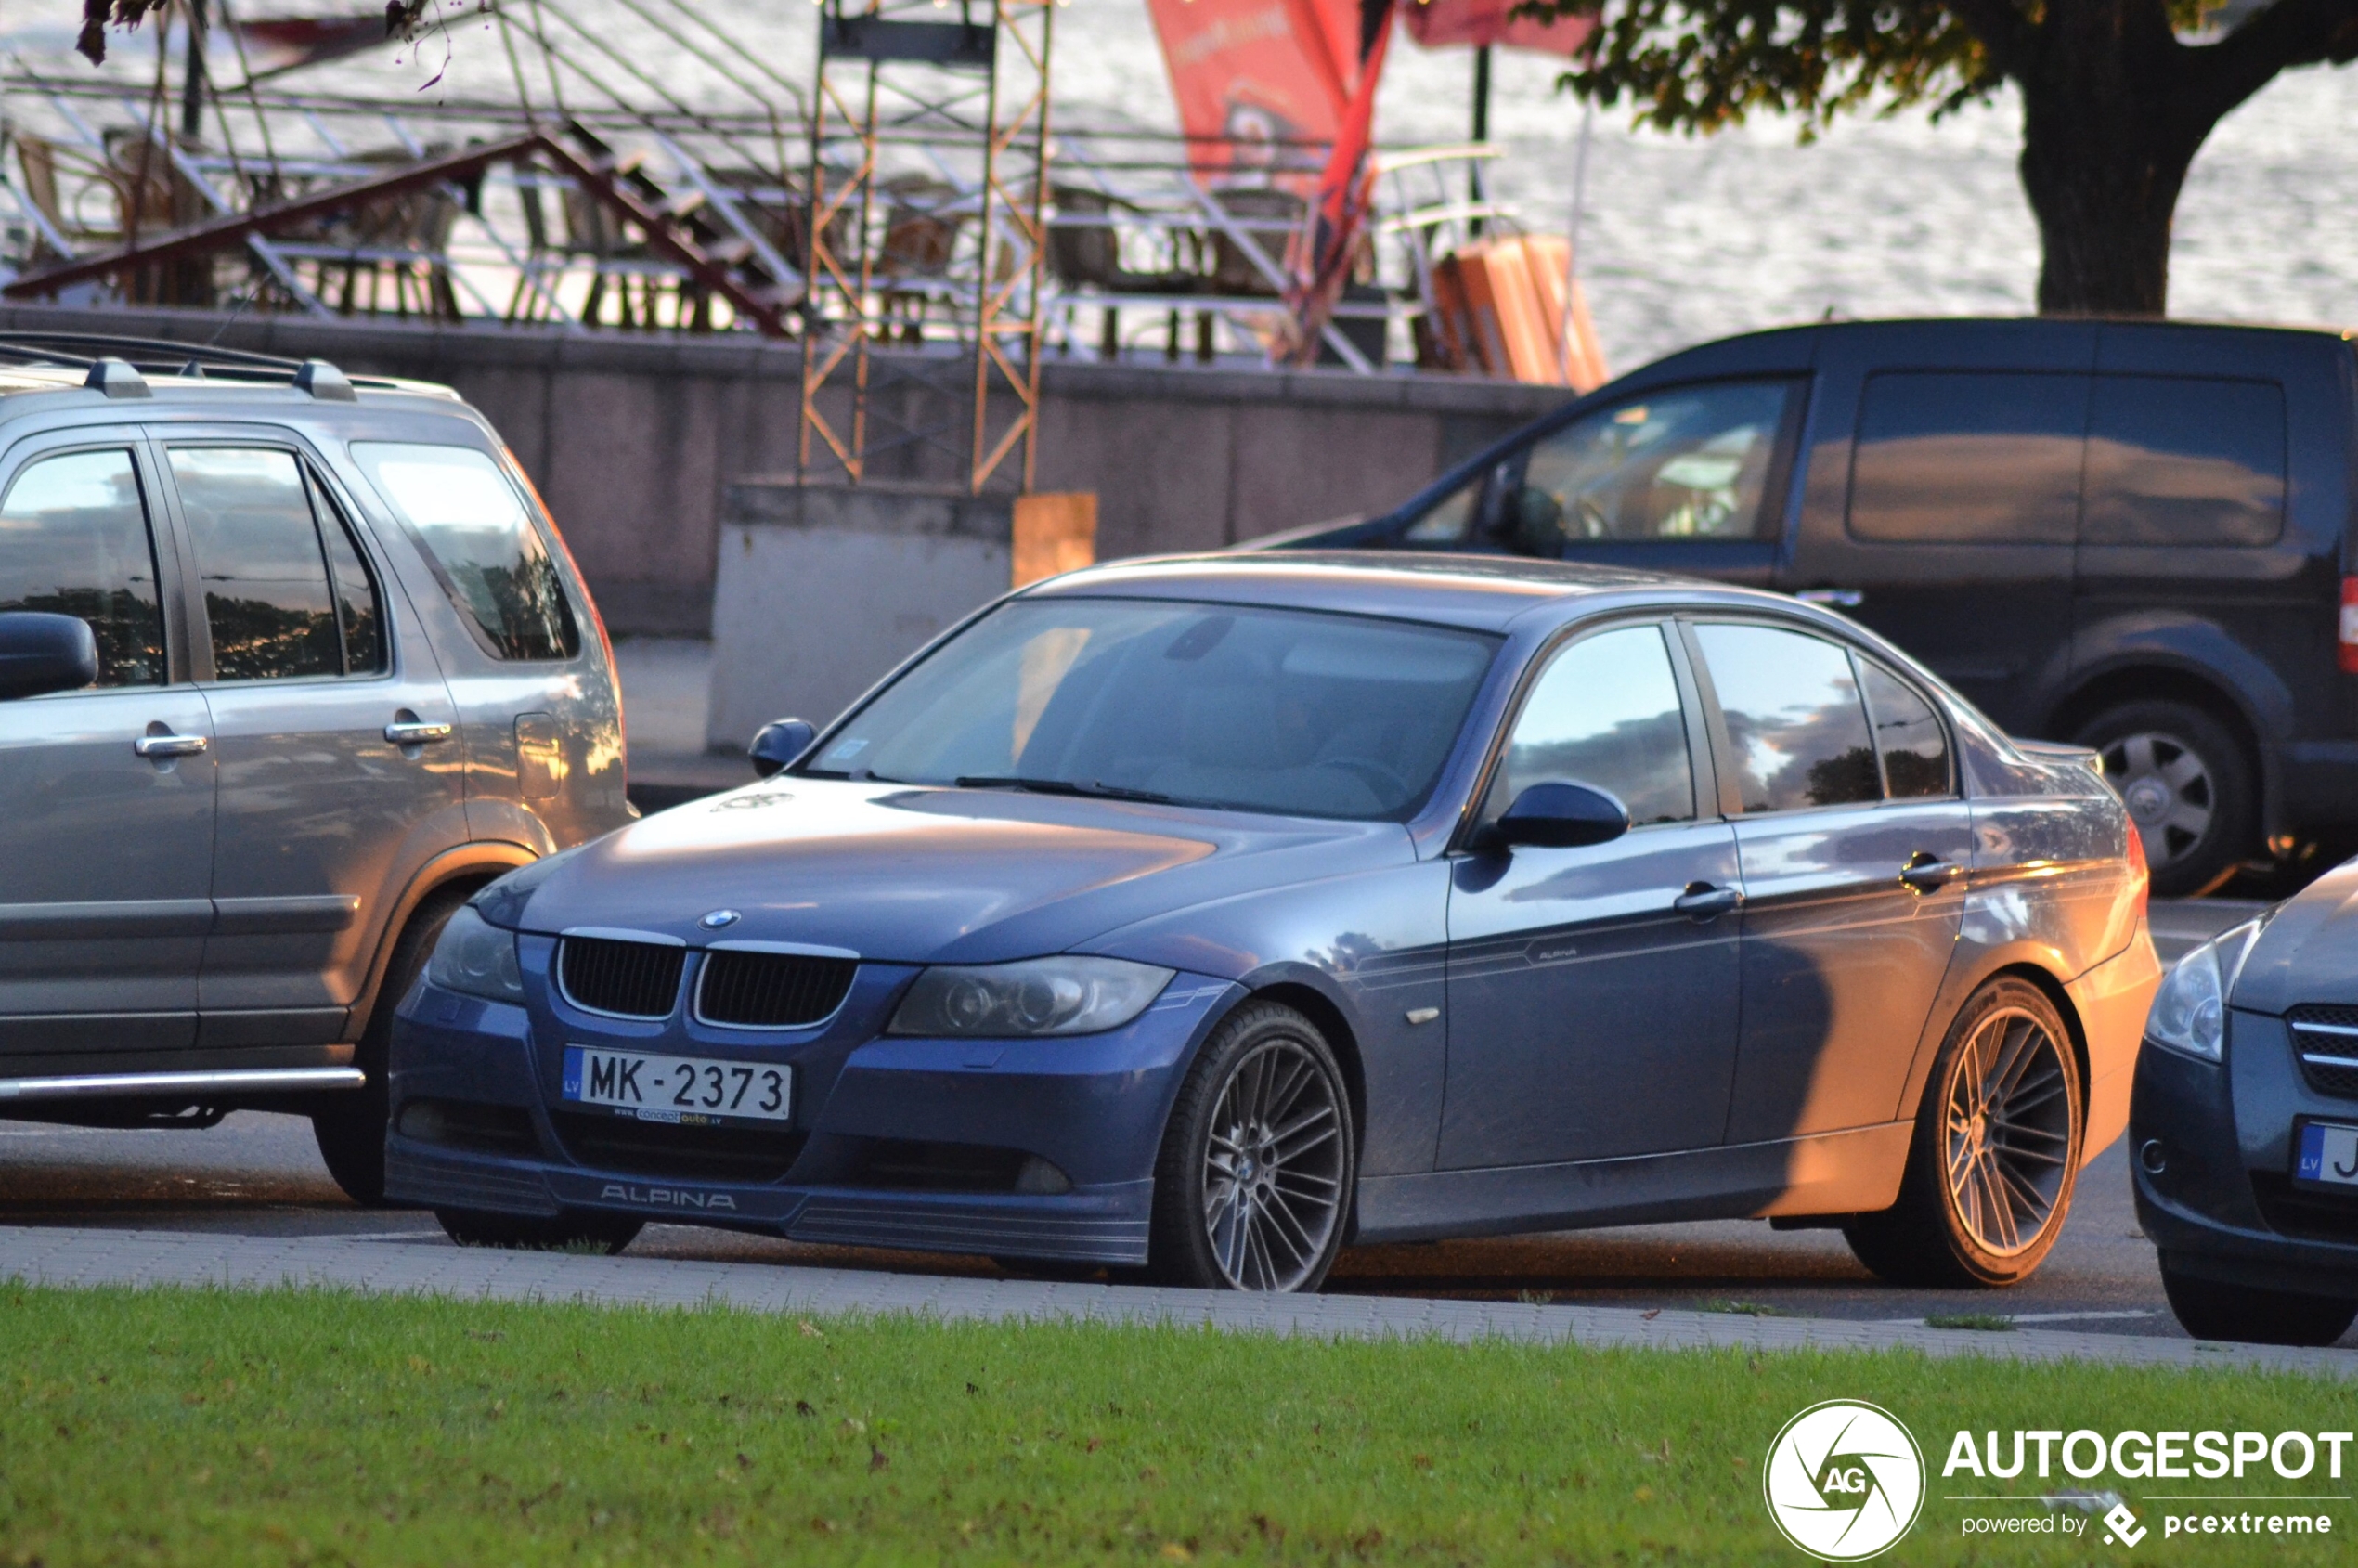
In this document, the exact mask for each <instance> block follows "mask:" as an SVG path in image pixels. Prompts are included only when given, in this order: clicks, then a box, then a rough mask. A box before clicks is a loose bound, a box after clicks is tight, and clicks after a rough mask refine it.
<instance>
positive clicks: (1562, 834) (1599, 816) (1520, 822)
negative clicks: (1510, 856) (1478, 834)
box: [1481, 784, 1629, 849]
mask: <svg viewBox="0 0 2358 1568" xmlns="http://www.w3.org/2000/svg"><path fill="white" fill-rule="evenodd" d="M1628 831H1629V813H1628V812H1627V811H1626V810H1623V808H1622V804H1621V802H1620V801H1618V800H1615V799H1614V798H1613V797H1612V796H1610V795H1607V794H1606V793H1605V792H1604V791H1603V790H1601V789H1591V788H1589V787H1588V786H1587V784H1533V785H1532V786H1531V787H1530V788H1528V789H1526V790H1524V791H1523V792H1522V794H1521V795H1518V796H1516V797H1515V801H1514V804H1513V805H1511V806H1509V807H1508V808H1507V814H1506V815H1505V816H1502V817H1500V818H1499V819H1498V820H1497V821H1496V822H1495V823H1491V824H1490V827H1489V829H1488V830H1487V831H1486V832H1485V833H1483V837H1482V844H1481V847H1482V848H1483V849H1512V848H1514V847H1515V846H1516V845H1519V844H1528V845H1530V846H1532V847H1533V848H1535V849H1580V848H1582V847H1584V846H1586V845H1589V844H1610V843H1612V842H1613V840H1614V839H1616V838H1618V837H1620V836H1622V835H1623V834H1625V833H1627V832H1628Z"/></svg>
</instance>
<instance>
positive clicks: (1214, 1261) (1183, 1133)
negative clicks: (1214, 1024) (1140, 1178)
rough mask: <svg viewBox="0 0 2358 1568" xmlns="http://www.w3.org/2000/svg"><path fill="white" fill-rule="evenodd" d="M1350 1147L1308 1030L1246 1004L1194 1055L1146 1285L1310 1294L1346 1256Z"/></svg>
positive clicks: (1174, 1128)
mask: <svg viewBox="0 0 2358 1568" xmlns="http://www.w3.org/2000/svg"><path fill="white" fill-rule="evenodd" d="M1357 1176H1358V1139H1357V1135H1356V1129H1355V1128H1354V1126H1353V1125H1352V1117H1351V1095H1350V1093H1349V1091H1348V1090H1347V1088H1346V1087H1345V1085H1344V1082H1343V1076H1342V1069H1341V1068H1340V1067H1339V1066H1337V1065H1336V1062H1335V1056H1334V1052H1333V1050H1332V1048H1330V1047H1329V1046H1328V1043H1327V1042H1326V1039H1325V1037H1324V1036H1322V1035H1320V1034H1319V1032H1318V1030H1317V1027H1316V1026H1315V1025H1314V1024H1313V1023H1311V1021H1310V1020H1309V1019H1308V1018H1305V1017H1302V1015H1301V1014H1300V1013H1297V1012H1295V1011H1294V1010H1293V1009H1292V1008H1290V1007H1287V1006H1284V1005H1281V1004H1277V1003H1274V1002H1260V1003H1250V1002H1249V1003H1247V1004H1245V1005H1243V1006H1242V1007H1239V1008H1238V1009H1237V1011H1236V1012H1234V1013H1232V1014H1231V1015H1229V1017H1227V1019H1226V1020H1225V1021H1224V1022H1223V1023H1222V1024H1221V1026H1220V1027H1219V1029H1218V1030H1215V1031H1214V1032H1213V1034H1212V1036H1211V1039H1210V1040H1208V1041H1206V1042H1205V1043H1204V1045H1203V1049H1202V1050H1201V1051H1200V1052H1198V1054H1197V1056H1196V1061H1195V1065H1194V1066H1193V1067H1191V1068H1190V1069H1188V1071H1187V1077H1186V1082H1185V1083H1183V1084H1182V1085H1181V1086H1180V1089H1179V1097H1178V1101H1177V1103H1176V1104H1175V1105H1173V1107H1172V1110H1171V1121H1170V1123H1169V1124H1168V1125H1167V1126H1166V1127H1165V1128H1164V1130H1163V1135H1162V1148H1161V1151H1160V1155H1159V1156H1158V1157H1157V1159H1156V1161H1155V1196H1154V1216H1153V1223H1152V1225H1151V1227H1150V1229H1149V1232H1148V1240H1147V1273H1148V1274H1149V1276H1151V1277H1152V1278H1153V1280H1154V1281H1155V1282H1156V1283H1158V1284H1162V1285H1181V1286H1188V1287H1192V1288H1195V1289H1213V1290H1315V1289H1318V1287H1319V1285H1320V1284H1321V1283H1322V1282H1323V1281H1324V1280H1325V1279H1326V1277H1327V1271H1328V1269H1329V1268H1332V1267H1333V1266H1334V1261H1335V1255H1336V1254H1337V1253H1339V1252H1340V1251H1342V1238H1343V1231H1344V1226H1345V1224H1346V1222H1347V1221H1348V1219H1349V1217H1350V1212H1351V1198H1352V1194H1353V1193H1354V1190H1355V1183H1356V1180H1357Z"/></svg>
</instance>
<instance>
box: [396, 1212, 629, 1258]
mask: <svg viewBox="0 0 2358 1568" xmlns="http://www.w3.org/2000/svg"><path fill="white" fill-rule="evenodd" d="M434 1218H435V1219H436V1220H439V1221H440V1222H441V1223H442V1230H443V1234H444V1235H446V1236H447V1237H449V1238H450V1239H451V1240H453V1241H455V1242H457V1243H458V1244H459V1245H460V1246H461V1247H502V1248H507V1249H510V1250H512V1251H527V1252H588V1253H593V1254H603V1253H609V1252H619V1251H622V1250H623V1249H624V1248H625V1247H628V1246H629V1245H630V1243H631V1242H632V1241H634V1240H636V1239H637V1238H638V1236H639V1232H640V1231H641V1230H643V1229H644V1228H646V1222H645V1221H643V1220H634V1219H631V1218H630V1217H628V1215H624V1214H599V1213H593V1212H590V1211H589V1210H586V1209H567V1210H565V1211H564V1212H561V1213H558V1214H554V1215H551V1217H549V1218H547V1219H534V1218H530V1217H528V1216H526V1215H523V1214H491V1213H485V1212H481V1211H478V1210H474V1209H436V1210H435V1211H434Z"/></svg>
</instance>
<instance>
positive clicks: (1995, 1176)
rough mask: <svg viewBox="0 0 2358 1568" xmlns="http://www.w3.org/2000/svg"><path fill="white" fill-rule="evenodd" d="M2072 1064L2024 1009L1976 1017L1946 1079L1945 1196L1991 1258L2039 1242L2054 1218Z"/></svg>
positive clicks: (2062, 1177)
mask: <svg viewBox="0 0 2358 1568" xmlns="http://www.w3.org/2000/svg"><path fill="white" fill-rule="evenodd" d="M2070 1070H2071V1069H2070V1066H2069V1064H2068V1061H2067V1059H2066V1056H2065V1055H2064V1051H2063V1048H2062V1047H2061V1046H2060V1045H2059V1044H2058V1043H2056V1041H2055V1039H2054V1035H2052V1034H2051V1033H2049V1032H2048V1029H2047V1026H2046V1024H2045V1023H2044V1022H2042V1021H2041V1019H2040V1018H2039V1017H2038V1016H2037V1015H2035V1014H2033V1013H2031V1012H2030V1011H2028V1009H2027V1008H2022V1007H2001V1008H1999V1009H1997V1010H1996V1011H1994V1012H1992V1013H1990V1014H1989V1017H1985V1018H1984V1019H1982V1020H1981V1022H1980V1024H1979V1025H1978V1027H1976V1029H1975V1030H1974V1032H1973V1037H1972V1038H1971V1039H1970V1040H1968V1041H1967V1042H1966V1043H1965V1048H1964V1049H1963V1051H1962V1052H1960V1053H1959V1054H1958V1061H1957V1069H1956V1071H1955V1073H1954V1074H1953V1075H1952V1076H1951V1077H1950V1082H1949V1104H1948V1108H1947V1111H1948V1114H1947V1118H1946V1128H1947V1132H1948V1147H1947V1150H1946V1152H1947V1157H1948V1158H1947V1160H1946V1169H1947V1171H1948V1176H1949V1199H1950V1204H1951V1205H1952V1206H1953V1207H1954V1208H1955V1210H1956V1213H1957V1218H1958V1221H1959V1222H1960V1223H1961V1224H1962V1225H1963V1226H1964V1228H1965V1230H1966V1231H1967V1232H1968V1233H1969V1234H1970V1235H1971V1236H1972V1237H1973V1238H1974V1241H1975V1242H1976V1244H1977V1245H1978V1246H1980V1247H1981V1248H1982V1249H1983V1250H1984V1251H1988V1252H1989V1253H1990V1254H1991V1255H1993V1256H1996V1257H2012V1256H2015V1255H2017V1254H2019V1253H2022V1252H2024V1251H2028V1250H2029V1249H2030V1248H2031V1247H2033V1246H2035V1245H2037V1243H2038V1241H2039V1239H2040V1237H2041V1235H2042V1234H2043V1233H2044V1232H2045V1230H2046V1227H2047V1224H2048V1222H2049V1221H2050V1220H2051V1219H2053V1218H2054V1213H2055V1206H2056V1204H2057V1203H2058V1202H2059V1201H2060V1200H2061V1199H2062V1197H2063V1193H2064V1189H2065V1186H2066V1182H2067V1180H2068V1177H2069V1174H2070V1171H2069V1160H2070V1159H2071V1104H2072V1096H2071V1086H2070V1083H2069V1082H2068V1081H2067V1080H2066V1077H2065V1075H2066V1073H2068V1072H2069V1071H2070Z"/></svg>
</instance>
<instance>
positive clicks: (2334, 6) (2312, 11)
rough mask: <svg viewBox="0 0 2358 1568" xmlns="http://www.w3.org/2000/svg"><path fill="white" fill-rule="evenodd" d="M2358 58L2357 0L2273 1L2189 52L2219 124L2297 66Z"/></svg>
mask: <svg viewBox="0 0 2358 1568" xmlns="http://www.w3.org/2000/svg"><path fill="white" fill-rule="evenodd" d="M2353 59H2358V0H2275V4H2274V5H2272V6H2268V7H2267V8H2266V9H2265V10H2262V11H2261V12H2260V13H2259V14H2258V15H2256V16H2254V17H2252V18H2251V19H2249V20H2248V21H2246V22H2245V23H2244V24H2243V25H2242V26H2241V27H2238V28H2236V29H2235V32H2231V33H2229V34H2227V36H2226V37H2224V38H2222V39H2221V40H2220V41H2219V42H2218V43H2216V44H2201V45H2195V46H2193V47H2191V48H2189V49H2187V50H2186V62H2187V65H2188V66H2189V67H2190V68H2191V71H2190V73H2191V75H2192V77H2193V80H2194V83H2195V85H2196V91H2197V93H2198V94H2199V95H2200V96H2201V97H2202V99H2203V100H2204V101H2203V107H2204V108H2205V109H2208V110H2210V111H2211V119H2212V121H2213V122H2216V121H2217V120H2218V119H2219V118H2220V117H2221V116H2222V115H2224V114H2226V113H2227V111H2228V110H2232V109H2234V108H2235V106H2236V105H2237V104H2240V103H2242V102H2243V101H2244V100H2245V99H2246V98H2248V97H2251V95H2252V94H2254V93H2256V92H2258V91H2260V89H2261V88H2262V87H2264V86H2266V85H2267V84H2269V82H2270V81H2272V80H2273V79H2274V77H2275V75H2276V73H2277V72H2278V71H2285V70H2287V69H2288V68H2290V67H2293V66H2298V65H2322V64H2326V63H2328V62H2330V63H2332V64H2334V65H2348V64H2349V63H2350V62H2351V61H2352V60H2353Z"/></svg>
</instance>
